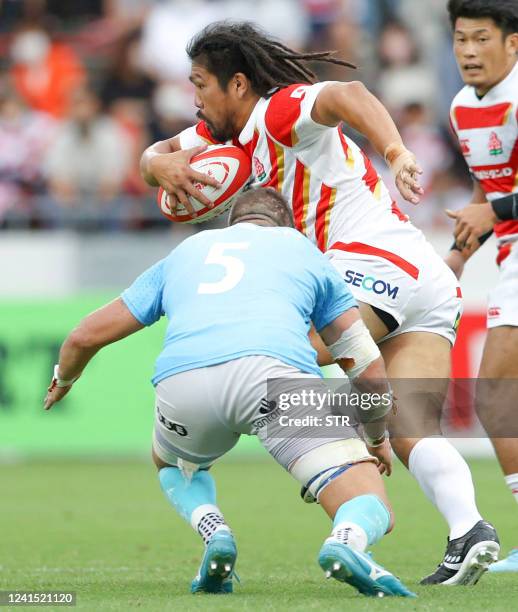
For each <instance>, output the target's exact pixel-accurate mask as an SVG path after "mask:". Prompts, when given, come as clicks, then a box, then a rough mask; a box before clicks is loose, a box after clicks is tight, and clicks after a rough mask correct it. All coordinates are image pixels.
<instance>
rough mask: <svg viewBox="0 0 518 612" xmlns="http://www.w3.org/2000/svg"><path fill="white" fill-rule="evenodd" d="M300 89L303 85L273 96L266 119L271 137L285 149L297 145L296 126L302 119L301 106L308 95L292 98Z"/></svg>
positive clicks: (285, 89) (303, 94) (291, 87)
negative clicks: (300, 118)
mask: <svg viewBox="0 0 518 612" xmlns="http://www.w3.org/2000/svg"><path fill="white" fill-rule="evenodd" d="M300 87H302V85H291V86H290V87H285V88H284V89H281V90H280V91H278V92H277V93H275V94H273V96H272V97H271V98H270V102H269V104H268V108H267V109H266V114H265V117H264V120H265V123H266V129H267V130H268V132H269V133H270V135H271V136H272V137H273V138H275V140H277V142H280V143H281V144H283V145H284V146H285V147H293V146H295V145H296V144H297V134H296V133H295V124H296V123H297V121H298V119H299V117H300V113H301V109H300V104H301V102H302V100H303V99H304V96H305V95H306V94H305V93H303V92H302V93H301V95H300V97H299V96H295V97H292V94H293V92H294V91H295V90H296V89H299V88H300Z"/></svg>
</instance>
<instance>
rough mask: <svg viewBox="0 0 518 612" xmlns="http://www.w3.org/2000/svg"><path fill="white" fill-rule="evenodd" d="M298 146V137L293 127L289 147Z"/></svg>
mask: <svg viewBox="0 0 518 612" xmlns="http://www.w3.org/2000/svg"><path fill="white" fill-rule="evenodd" d="M298 144H299V137H298V136H297V132H296V131H295V126H293V127H292V128H291V146H292V147H295V146H297V145H298Z"/></svg>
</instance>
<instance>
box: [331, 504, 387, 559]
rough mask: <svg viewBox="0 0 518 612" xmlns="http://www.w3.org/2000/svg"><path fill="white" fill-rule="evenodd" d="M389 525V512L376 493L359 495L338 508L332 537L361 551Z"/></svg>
mask: <svg viewBox="0 0 518 612" xmlns="http://www.w3.org/2000/svg"><path fill="white" fill-rule="evenodd" d="M389 525H390V513H389V511H388V509H387V507H386V506H385V504H384V503H383V502H382V501H381V499H380V498H379V497H378V496H377V495H360V496H359V497H355V498H354V499H351V500H350V501H348V502H345V503H344V504H342V505H341V506H340V508H338V510H337V512H336V514H335V518H334V521H333V538H335V539H337V540H339V541H340V542H342V543H344V544H347V545H349V546H351V547H352V548H354V549H356V550H361V551H362V552H363V551H364V550H365V549H366V548H367V546H370V545H372V544H376V542H379V540H381V538H382V537H383V536H384V535H385V533H386V532H387V529H388V528H389Z"/></svg>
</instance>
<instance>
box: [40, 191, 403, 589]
mask: <svg viewBox="0 0 518 612" xmlns="http://www.w3.org/2000/svg"><path fill="white" fill-rule="evenodd" d="M230 223H231V227H229V228H227V229H222V230H213V231H207V232H201V233H200V234H198V235H196V236H194V237H191V238H189V239H187V240H186V241H185V242H183V243H182V244H181V245H180V246H178V247H177V248H176V249H174V250H173V251H172V252H171V254H170V255H169V256H168V257H166V258H165V259H163V260H162V261H160V262H158V263H157V264H155V265H154V266H153V267H151V268H150V269H149V270H147V271H146V272H144V274H142V275H141V276H140V277H139V278H138V279H137V280H136V281H135V283H133V285H132V286H131V287H130V288H129V289H127V290H126V291H124V293H123V294H122V296H121V297H120V298H119V299H118V300H115V301H114V302H112V303H111V304H108V305H107V306H105V307H104V308H101V309H100V310H98V311H96V312H94V313H92V314H91V315H89V316H88V317H86V319H84V320H83V321H82V322H81V323H80V325H79V326H78V327H77V328H76V329H75V330H74V331H73V332H72V333H71V334H70V335H69V336H68V338H67V339H66V340H65V342H64V343H63V346H62V348H61V352H60V358H59V364H57V365H56V367H55V371H54V378H53V379H52V382H51V386H50V387H49V391H48V394H47V397H46V399H45V408H46V409H47V410H48V409H49V408H51V407H52V406H53V405H54V404H55V403H56V402H58V401H59V400H60V399H61V398H62V397H64V395H65V394H66V393H67V392H68V391H69V390H70V389H71V386H72V385H73V383H74V382H75V381H76V380H77V378H78V377H79V375H80V374H81V372H82V371H83V369H84V368H85V366H86V365H87V363H88V362H89V360H90V359H91V358H92V357H93V356H94V355H95V353H96V352H97V351H98V350H100V349H101V348H102V347H103V346H105V345H106V344H109V343H111V342H115V341H117V340H120V339H122V338H124V337H126V336H128V335H130V334H131V333H134V332H136V331H139V330H141V329H142V328H143V327H144V326H146V325H152V324H153V323H155V322H156V321H158V320H159V319H160V318H161V316H162V315H163V314H166V315H167V317H168V319H169V326H168V328H167V333H166V338H165V344H164V348H163V350H162V352H161V354H160V356H159V358H158V360H157V362H156V368H155V375H154V377H153V384H154V385H155V389H156V404H155V427H154V436H153V458H154V461H155V464H156V466H157V468H158V470H159V479H160V484H161V486H162V489H163V491H164V493H165V495H166V497H167V499H168V500H169V502H170V503H171V505H172V506H173V507H174V508H175V509H176V510H177V512H178V513H179V514H180V516H182V517H183V518H184V519H185V520H186V521H188V522H189V523H190V524H191V525H192V527H193V528H194V529H195V530H196V531H197V532H198V533H199V534H200V536H201V537H202V538H203V540H204V542H205V545H206V548H205V552H204V555H203V559H202V562H201V566H200V569H199V572H198V575H197V576H196V578H195V579H194V581H193V582H192V586H191V590H192V592H193V593H197V592H208V593H231V592H232V589H233V584H232V578H233V575H234V566H235V563H236V558H237V548H236V544H235V540H234V536H233V533H232V532H231V530H230V528H229V526H228V525H227V523H226V521H225V518H224V516H223V513H222V512H221V510H220V508H219V506H218V505H217V503H216V486H215V482H214V480H213V478H212V476H211V475H210V473H209V471H208V470H209V468H210V467H211V465H212V464H213V463H214V462H215V461H216V460H217V459H219V458H220V457H221V456H222V455H224V454H225V453H226V452H227V451H229V450H230V449H231V448H232V447H233V446H234V445H235V444H236V443H237V441H238V439H239V437H240V435H242V434H247V435H257V437H258V438H259V440H260V441H261V443H262V444H263V446H264V447H265V448H266V450H267V451H268V452H269V453H270V454H271V455H272V457H273V458H274V459H275V460H276V461H277V462H278V463H279V464H280V465H281V466H283V467H284V468H285V469H286V470H287V471H288V472H289V473H290V474H291V475H292V476H293V477H294V478H295V479H297V480H298V481H299V482H300V484H301V485H302V496H303V498H304V500H305V501H308V502H312V501H317V502H318V503H320V505H321V506H322V507H323V508H324V510H325V511H326V513H327V514H328V515H329V516H330V517H331V519H332V520H333V530H332V533H331V536H330V537H329V538H327V540H326V541H325V542H324V544H323V546H322V548H321V550H320V554H319V559H318V560H319V564H320V566H321V568H322V569H323V570H324V572H325V575H326V577H328V578H331V577H333V578H335V579H336V580H339V581H341V582H347V583H349V584H350V585H352V586H353V587H354V588H356V589H357V590H358V591H359V592H361V593H363V594H365V595H371V596H376V595H378V596H385V595H398V596H407V597H408V596H413V594H412V593H411V592H410V591H409V590H408V589H407V588H406V587H405V586H404V585H403V584H402V583H401V582H400V581H399V580H398V579H397V578H395V577H394V576H393V575H392V574H391V573H390V572H387V571H386V570H385V569H384V568H382V567H381V566H380V565H378V564H377V563H375V562H374V561H373V560H372V558H371V557H370V556H368V555H366V554H365V551H366V549H367V547H368V546H370V545H372V544H374V543H376V542H377V541H378V540H380V539H381V538H382V537H383V535H384V534H385V533H387V532H388V531H390V529H391V528H392V525H393V517H392V514H391V510H390V505H389V502H388V499H387V495H386V492H385V489H384V485H383V482H382V480H381V476H380V472H381V473H383V472H384V471H387V473H388V474H390V471H391V454H390V447H389V444H388V441H387V440H386V438H385V425H386V418H387V414H388V413H389V411H390V410H391V408H392V395H391V391H390V386H389V384H388V382H387V381H386V373H385V367H384V364H383V360H382V358H381V355H380V352H379V350H378V348H377V346H376V344H375V343H374V341H373V340H372V338H371V336H370V334H369V333H368V331H367V328H366V327H365V325H364V324H363V322H362V321H361V319H360V316H359V313H358V308H357V307H356V303H355V301H354V299H353V298H352V296H351V294H350V293H349V290H348V288H347V286H346V284H345V283H344V282H343V280H342V279H341V277H340V276H339V274H338V273H337V272H336V271H335V270H334V268H333V267H332V266H331V264H330V263H329V262H328V261H327V259H326V258H325V257H324V256H323V255H322V254H321V253H320V252H319V251H318V250H317V249H316V247H314V246H313V245H312V244H311V243H310V242H309V241H308V240H307V239H306V238H305V237H303V236H302V235H300V234H299V233H298V232H296V231H295V230H294V229H292V228H291V227H287V226H292V225H293V221H292V218H291V213H290V211H289V208H288V207H287V204H286V202H285V201H284V199H283V198H282V196H281V195H279V194H278V193H276V192H274V191H271V190H264V189H261V190H257V191H251V192H248V193H246V194H245V195H243V196H241V197H240V198H239V199H238V200H237V201H236V203H235V204H234V206H233V208H232V211H231V216H230ZM311 323H313V325H314V327H315V328H316V330H317V331H318V332H319V333H320V335H321V337H322V339H323V341H324V343H325V344H326V346H327V348H328V350H329V351H330V353H331V354H332V356H333V357H334V359H335V360H336V361H337V363H338V364H339V365H341V367H342V368H343V369H344V371H346V372H347V373H348V375H349V377H350V379H351V382H352V383H353V384H356V385H357V389H361V390H362V394H361V396H362V398H363V400H364V401H363V402H362V405H361V409H358V410H357V413H356V415H355V419H356V420H355V421H351V420H350V417H349V415H347V416H345V415H344V414H343V413H341V414H339V413H337V412H336V405H334V404H333V403H332V402H330V401H326V398H327V397H328V394H329V388H328V386H327V385H326V384H325V383H324V381H323V380H322V379H321V376H320V371H319V369H318V366H317V363H316V352H315V351H314V349H313V348H312V347H311V344H310V342H309V339H308V332H309V329H310V325H311ZM349 396H352V393H351V394H350V395H349ZM313 397H317V398H324V401H323V402H321V403H319V404H318V405H317V404H316V403H314V402H313V400H310V401H309V402H308V401H307V398H313ZM373 398H376V401H374V399H373ZM358 424H361V425H362V431H363V439H361V438H360V437H359V435H358V433H357V425H358Z"/></svg>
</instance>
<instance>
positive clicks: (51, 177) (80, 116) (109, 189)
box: [40, 88, 131, 225]
mask: <svg viewBox="0 0 518 612" xmlns="http://www.w3.org/2000/svg"><path fill="white" fill-rule="evenodd" d="M130 161H131V160H130V157H129V153H128V142H127V138H126V135H125V134H124V132H123V131H122V130H121V129H120V127H119V126H118V125H117V123H116V122H115V121H114V120H113V119H112V118H111V117H109V116H108V115H106V114H103V113H102V112H101V110H100V102H99V99H98V97H97V96H96V95H95V93H94V92H93V91H92V90H90V89H87V88H80V89H78V90H76V91H75V92H74V94H73V96H72V106H71V111H70V119H69V120H68V121H66V122H65V123H64V124H63V126H62V128H61V130H60V132H59V133H58V135H57V137H56V139H55V141H54V142H53V143H52V145H51V147H50V150H49V153H48V157H47V163H46V171H47V176H48V181H49V189H50V195H51V198H44V199H42V200H41V201H40V212H41V213H42V215H43V216H44V217H45V218H46V220H47V222H48V223H50V225H61V224H63V223H65V224H66V223H69V222H76V221H77V222H81V221H84V220H92V219H93V220H94V221H95V219H96V217H98V216H99V215H100V214H102V215H103V216H108V217H111V218H112V221H113V219H114V218H116V217H124V210H123V203H122V200H121V199H120V197H119V196H120V194H121V189H122V185H123V183H124V180H125V178H126V176H127V174H128V172H129V170H130Z"/></svg>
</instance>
